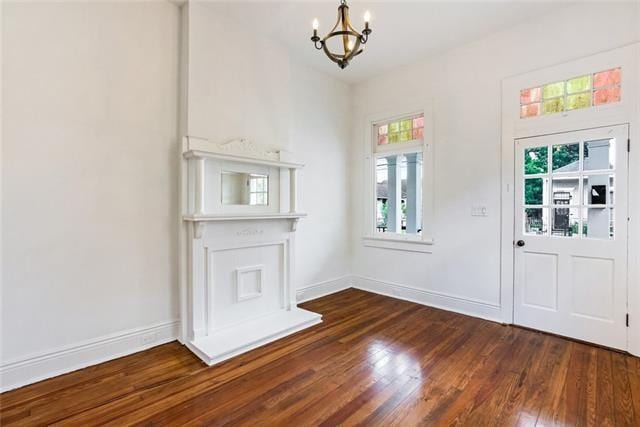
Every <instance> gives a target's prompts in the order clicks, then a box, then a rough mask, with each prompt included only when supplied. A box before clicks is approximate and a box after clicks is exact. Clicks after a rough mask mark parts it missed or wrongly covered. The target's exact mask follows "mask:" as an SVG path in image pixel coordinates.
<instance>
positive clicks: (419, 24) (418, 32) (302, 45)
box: [211, 0, 563, 83]
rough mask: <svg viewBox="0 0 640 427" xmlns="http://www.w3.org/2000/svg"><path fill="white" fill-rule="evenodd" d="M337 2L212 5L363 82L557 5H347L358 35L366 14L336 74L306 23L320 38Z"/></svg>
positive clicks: (320, 65) (318, 64)
mask: <svg viewBox="0 0 640 427" xmlns="http://www.w3.org/2000/svg"><path fill="white" fill-rule="evenodd" d="M338 4H339V0H331V1H328V0H327V1H305V0H297V1H241V0H240V1H239V0H236V1H216V2H213V3H211V6H213V7H216V8H221V10H223V11H224V12H226V13H228V14H230V15H231V17H232V18H233V19H234V20H236V21H237V22H238V23H240V25H243V26H246V28H247V30H249V31H257V32H260V33H262V34H264V35H266V36H268V37H270V38H273V39H275V40H277V41H279V42H281V43H282V44H284V45H285V46H287V48H288V49H289V50H290V52H291V53H292V54H293V56H295V57H297V58H298V59H300V60H301V61H303V62H304V63H307V64H309V65H310V66H312V67H313V68H316V69H318V70H321V71H324V72H326V73H328V74H330V75H332V76H334V77H336V78H338V79H341V80H343V81H345V82H348V83H357V82H361V81H363V80H366V79H368V78H370V77H372V76H374V75H377V74H380V73H382V72H383V71H385V70H388V69H391V68H394V67H397V66H399V65H404V64H408V63H411V62H413V61H415V60H418V59H421V58H424V57H425V56H428V55H430V54H434V53H436V52H439V51H442V50H446V49H449V48H452V47H455V46H459V45H462V44H464V43H468V42H470V41H473V40H475V39H478V38H481V37H483V36H487V35H490V34H492V33H495V32H497V31H500V30H501V29H504V28H508V27H511V26H514V25H516V24H517V23H519V22H522V21H526V20H530V19H535V18H536V17H538V16H540V15H542V14H544V13H548V12H551V11H552V10H554V9H557V8H559V7H562V6H563V5H562V3H561V2H559V1H555V2H554V1H518V0H514V1H464V2H463V1H412V2H409V1H397V0H387V1H377V2H376V1H357V0H353V1H349V2H348V4H349V7H350V15H351V21H352V24H353V26H354V27H355V28H356V29H357V30H358V31H360V30H361V29H362V28H363V26H364V22H363V15H364V12H365V10H369V11H370V12H371V16H372V18H371V28H372V30H373V33H372V34H371V36H370V40H369V43H367V45H366V48H365V51H364V52H363V53H362V54H361V55H360V56H358V57H356V58H354V60H353V61H352V62H351V64H349V66H348V67H347V68H346V69H344V70H341V69H339V68H338V66H337V65H336V64H334V63H333V62H331V61H330V60H329V59H328V58H327V57H326V56H325V55H324V53H323V52H322V51H318V50H316V49H315V48H314V47H313V44H312V42H311V41H310V40H309V38H310V37H311V32H312V31H311V22H312V20H313V18H316V17H317V18H318V20H319V21H320V29H319V32H318V33H319V35H320V36H321V37H322V36H324V35H325V34H326V33H327V32H328V31H329V30H330V29H331V28H332V27H333V25H334V23H335V21H336V18H337V7H338Z"/></svg>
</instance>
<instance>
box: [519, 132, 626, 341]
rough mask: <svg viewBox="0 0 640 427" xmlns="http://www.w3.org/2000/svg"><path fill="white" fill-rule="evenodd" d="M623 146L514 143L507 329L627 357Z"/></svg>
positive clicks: (545, 140) (602, 137)
mask: <svg viewBox="0 0 640 427" xmlns="http://www.w3.org/2000/svg"><path fill="white" fill-rule="evenodd" d="M628 137H629V127H628V125H617V126H609V127H600V128H595V129H587V130H580V131H573V132H565V133H557V134H552V135H544V136H536V137H529V138H522V139H516V140H515V148H516V151H515V206H514V212H515V218H514V219H515V222H514V251H515V254H514V323H515V324H517V325H521V326H525V327H530V328H534V329H538V330H542V331H546V332H551V333H555V334H558V335H563V336H567V337H572V338H576V339H579V340H583V341H588V342H592V343H595V344H600V345H604V346H608V347H612V348H616V349H622V350H626V349H627V324H626V323H627V247H628V245H627V240H628V236H627V226H628V224H627V218H628V190H627V188H628V179H627V176H628V151H627V140H628Z"/></svg>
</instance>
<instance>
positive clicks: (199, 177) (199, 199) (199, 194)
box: [195, 157, 206, 215]
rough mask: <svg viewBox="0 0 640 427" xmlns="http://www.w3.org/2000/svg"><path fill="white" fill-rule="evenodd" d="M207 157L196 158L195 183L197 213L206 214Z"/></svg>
mask: <svg viewBox="0 0 640 427" xmlns="http://www.w3.org/2000/svg"><path fill="white" fill-rule="evenodd" d="M204 162H205V159H203V158H201V157H198V158H196V159H195V163H196V173H195V175H196V176H195V179H196V183H195V184H196V185H195V211H196V214H199V215H204V213H205V199H204V196H205V191H206V188H205V184H204V182H205V164H204Z"/></svg>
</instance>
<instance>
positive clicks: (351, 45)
mask: <svg viewBox="0 0 640 427" xmlns="http://www.w3.org/2000/svg"><path fill="white" fill-rule="evenodd" d="M347 50H349V51H351V50H353V40H349V43H347Z"/></svg>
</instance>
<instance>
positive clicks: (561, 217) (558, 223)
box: [551, 208, 580, 237]
mask: <svg viewBox="0 0 640 427" xmlns="http://www.w3.org/2000/svg"><path fill="white" fill-rule="evenodd" d="M578 212H579V210H578V208H554V209H552V210H551V235H552V236H559V237H580V219H579V214H578Z"/></svg>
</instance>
